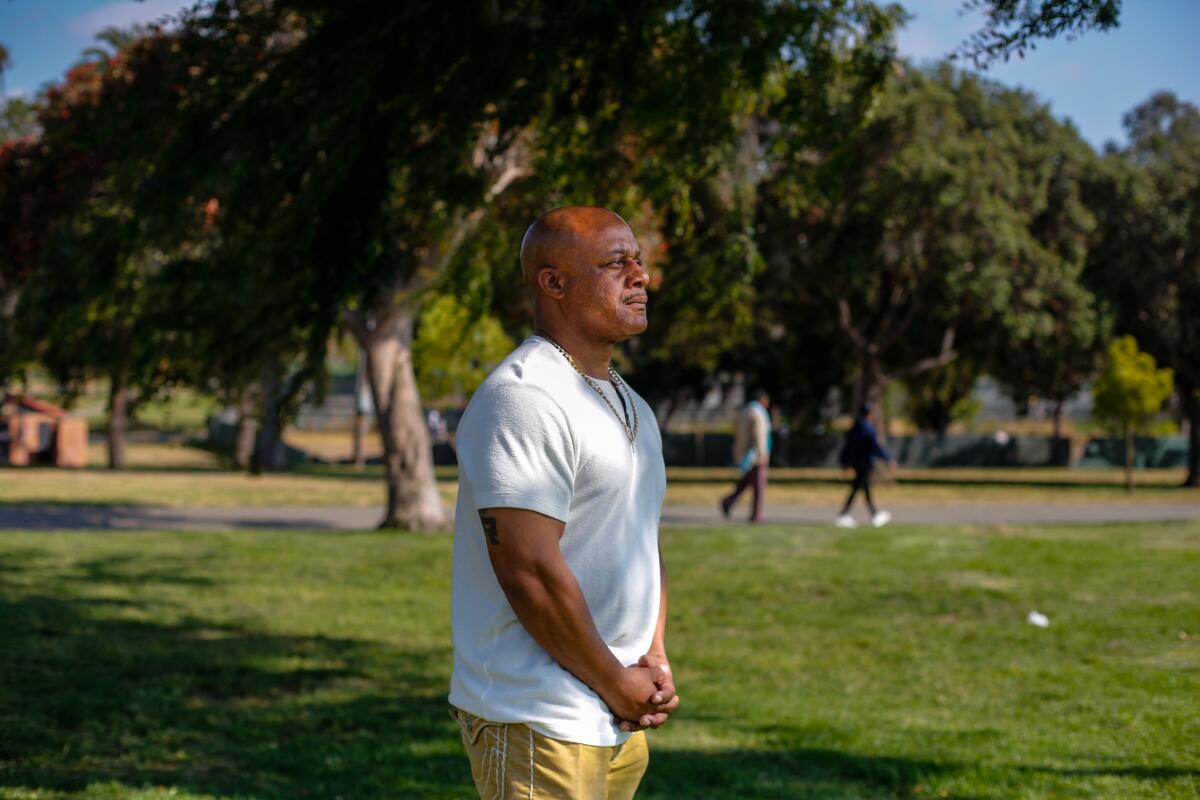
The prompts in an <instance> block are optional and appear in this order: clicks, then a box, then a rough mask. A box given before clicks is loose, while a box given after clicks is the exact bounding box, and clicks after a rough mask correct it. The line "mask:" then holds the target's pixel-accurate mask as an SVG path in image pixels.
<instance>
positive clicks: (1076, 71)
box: [0, 0, 1200, 147]
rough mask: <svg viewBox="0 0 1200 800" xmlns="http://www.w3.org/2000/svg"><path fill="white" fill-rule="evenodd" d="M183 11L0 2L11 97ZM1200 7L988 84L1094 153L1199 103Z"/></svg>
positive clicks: (1169, 1) (949, 8) (947, 15)
mask: <svg viewBox="0 0 1200 800" xmlns="http://www.w3.org/2000/svg"><path fill="white" fill-rule="evenodd" d="M900 2H901V5H903V6H904V7H905V8H907V9H908V10H909V12H910V13H911V14H912V15H913V19H912V21H911V22H910V23H909V25H908V27H907V28H906V29H905V30H904V31H902V32H901V33H900V36H899V46H900V51H901V53H902V54H904V55H905V56H907V57H909V58H912V59H913V60H915V61H917V62H918V63H922V62H925V61H928V60H930V59H936V58H938V57H940V56H943V55H945V54H946V53H948V52H950V51H951V50H953V49H954V48H955V46H956V45H957V44H958V43H959V42H961V41H962V40H963V39H964V38H966V36H967V35H969V34H970V33H971V32H972V31H974V30H977V29H978V28H979V27H980V24H981V20H980V18H979V17H978V16H962V15H960V14H959V13H958V11H959V9H960V8H961V7H962V4H963V2H962V0H900ZM186 5H190V3H188V2H184V0H144V2H136V0H0V42H3V43H4V44H5V46H7V47H8V49H9V52H10V54H11V56H12V61H13V64H12V67H11V70H10V71H9V72H8V73H7V74H6V75H5V78H4V80H5V85H6V88H7V90H8V92H9V94H33V93H34V92H35V91H36V90H37V89H38V87H40V86H41V85H42V84H44V83H45V82H46V81H49V80H53V79H55V78H58V77H59V76H61V75H62V73H63V71H64V70H66V68H67V67H69V66H70V65H71V64H72V63H73V62H74V61H75V59H76V58H77V57H78V55H79V52H80V51H81V50H83V49H84V48H86V47H88V46H89V45H90V44H91V43H92V39H93V37H94V36H95V34H96V33H97V32H98V31H100V30H101V29H102V28H104V27H105V26H107V25H117V26H121V27H124V26H127V25H130V24H132V23H134V22H148V21H153V20H156V19H160V18H162V17H163V16H165V15H169V14H172V13H174V12H177V11H178V10H179V9H180V8H182V7H184V6H186ZM1196 31H1200V0H1125V2H1124V7H1123V9H1122V11H1121V26H1120V28H1118V29H1117V30H1115V31H1112V32H1109V33H1095V32H1092V33H1088V34H1085V35H1084V36H1083V37H1082V38H1080V39H1078V40H1076V41H1066V40H1055V41H1051V42H1043V43H1041V44H1040V45H1039V46H1038V49H1037V50H1035V51H1033V52H1032V53H1030V54H1028V55H1027V56H1026V57H1025V59H1024V60H1015V61H1012V62H1009V63H1007V64H1003V63H1002V64H997V65H996V66H994V67H993V68H992V69H991V70H989V77H991V78H993V79H995V80H998V81H1000V82H1002V83H1006V84H1009V85H1020V86H1024V87H1025V88H1027V89H1029V90H1031V91H1033V92H1034V93H1036V94H1037V95H1038V96H1040V97H1041V98H1042V99H1044V100H1045V101H1047V102H1049V103H1050V105H1051V107H1052V108H1053V109H1054V111H1055V113H1057V114H1058V115H1059V116H1065V117H1068V118H1070V119H1071V120H1072V121H1073V122H1074V123H1075V125H1076V127H1078V128H1079V130H1080V131H1081V132H1082V133H1083V135H1084V136H1085V137H1086V138H1087V139H1088V140H1089V141H1091V142H1092V144H1094V145H1096V146H1097V147H1099V146H1101V145H1103V143H1104V142H1105V141H1108V140H1116V141H1123V140H1124V134H1123V132H1122V130H1121V116H1122V115H1123V114H1124V113H1125V112H1126V111H1128V110H1129V109H1131V108H1133V107H1134V106H1135V105H1137V104H1138V103H1140V102H1142V101H1143V100H1145V99H1146V98H1148V97H1149V96H1150V95H1151V94H1152V93H1154V92H1155V91H1158V90H1162V89H1167V90H1170V91H1173V92H1175V93H1176V94H1177V95H1179V96H1180V97H1183V98H1184V99H1186V100H1190V101H1192V102H1193V103H1197V104H1200V46H1197V45H1196V43H1195V35H1196Z"/></svg>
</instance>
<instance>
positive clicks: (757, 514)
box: [746, 465, 767, 522]
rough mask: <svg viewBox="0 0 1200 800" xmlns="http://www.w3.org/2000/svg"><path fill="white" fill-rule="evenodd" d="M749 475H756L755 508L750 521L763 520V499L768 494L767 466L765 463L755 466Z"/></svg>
mask: <svg viewBox="0 0 1200 800" xmlns="http://www.w3.org/2000/svg"><path fill="white" fill-rule="evenodd" d="M746 474H747V475H753V476H754V508H753V510H752V511H751V512H750V521H751V522H759V521H760V520H762V507H763V501H764V500H765V498H766V494H767V468H766V466H765V465H759V466H757V467H754V468H753V469H752V470H750V472H748V473H746Z"/></svg>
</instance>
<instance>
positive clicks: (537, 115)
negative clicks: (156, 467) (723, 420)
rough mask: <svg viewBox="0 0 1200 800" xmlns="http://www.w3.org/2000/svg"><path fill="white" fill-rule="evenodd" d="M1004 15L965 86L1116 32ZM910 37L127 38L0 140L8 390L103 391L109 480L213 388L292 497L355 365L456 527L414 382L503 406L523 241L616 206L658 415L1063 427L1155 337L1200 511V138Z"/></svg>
mask: <svg viewBox="0 0 1200 800" xmlns="http://www.w3.org/2000/svg"><path fill="white" fill-rule="evenodd" d="M975 5H980V4H979V3H975ZM983 5H984V7H985V9H990V12H991V13H990V14H989V17H988V20H989V21H988V27H987V28H985V30H983V31H981V32H980V37H982V38H977V39H975V40H971V41H968V42H967V43H965V44H964V46H963V50H962V52H961V53H960V55H965V56H966V57H968V58H971V59H975V60H977V61H982V62H984V63H986V62H987V60H989V59H992V58H996V57H1005V56H1006V55H1007V54H1009V53H1011V52H1017V53H1019V52H1020V51H1021V48H1022V46H1023V45H1024V46H1028V45H1031V44H1032V43H1034V42H1035V41H1036V39H1037V38H1038V37H1044V36H1050V35H1055V34H1056V33H1059V32H1063V31H1066V32H1071V31H1078V30H1081V29H1085V28H1088V27H1101V28H1103V27H1110V26H1111V25H1113V24H1115V23H1116V14H1117V11H1119V4H1117V3H1114V2H1112V1H1111V0H1108V2H1099V1H1098V0H1059V1H1056V0H1046V2H1043V3H1040V4H1037V3H1035V4H1027V3H1022V4H1015V3H1014V4H1010V3H1008V2H1007V1H1006V0H996V2H993V3H991V4H983ZM901 14H902V12H901V11H900V10H899V9H898V8H897V7H895V6H884V5H881V4H875V3H870V2H851V3H843V2H827V3H824V2H823V3H808V2H799V1H798V0H797V1H796V2H787V1H785V2H768V1H767V0H758V1H757V2H745V3H725V2H719V1H718V0H710V1H709V2H687V3H681V2H669V1H667V0H649V1H648V2H644V3H638V4H636V5H634V6H631V7H629V8H626V9H623V10H616V9H614V8H613V6H612V5H611V4H610V3H603V2H598V1H597V2H580V3H571V4H565V5H564V4H557V3H546V2H535V1H533V0H530V1H529V2H514V3H500V2H496V1H495V0H493V1H492V2H485V3H481V4H475V5H473V6H471V8H470V10H469V12H464V10H463V9H462V8H461V7H459V6H457V5H455V4H447V3H441V4H432V3H399V4H387V5H386V6H383V7H381V6H379V5H378V4H370V3H365V2H344V3H327V2H318V0H273V1H272V2H266V0H216V1H212V2H202V3H199V4H198V5H197V6H196V7H195V8H194V9H192V10H191V11H189V12H187V13H184V14H183V15H182V16H181V18H180V19H178V20H177V21H175V22H174V23H173V24H170V25H167V26H165V27H154V26H151V27H148V28H145V29H142V30H137V31H133V32H132V33H130V35H125V36H122V35H121V32H116V31H110V32H106V34H105V36H104V37H102V43H103V44H104V46H103V47H98V48H93V49H92V50H90V51H89V52H88V54H87V56H86V58H85V59H84V60H83V61H81V62H80V63H79V64H78V65H76V66H75V67H73V68H72V69H71V70H70V71H69V72H68V73H67V75H66V76H65V78H64V79H63V80H62V81H60V82H57V83H54V84H52V85H50V86H48V87H47V88H46V89H45V90H44V91H43V92H42V93H41V94H40V95H39V96H38V97H37V98H36V99H35V100H34V101H33V102H32V103H29V102H28V101H23V100H22V101H17V100H12V101H9V103H8V107H7V109H6V111H5V113H4V114H3V115H0V117H2V119H0V123H2V125H0V134H2V136H3V139H4V143H3V144H2V145H0V375H2V376H5V377H7V378H9V379H14V378H16V377H18V376H19V375H20V374H21V373H22V371H23V370H24V369H26V368H27V367H28V366H29V365H32V364H39V365H41V366H42V367H44V368H45V369H47V370H49V371H50V372H51V374H53V375H54V376H55V377H56V378H57V379H58V380H59V381H61V382H62V384H63V385H64V386H65V387H67V388H68V390H70V389H71V388H77V387H79V386H82V385H83V383H84V382H86V381H88V380H91V379H93V378H104V379H106V380H107V383H108V385H109V386H110V387H111V389H110V398H109V406H110V419H111V422H110V425H109V436H110V461H111V463H112V465H113V466H121V465H122V463H123V432H124V431H125V429H126V428H127V424H128V419H129V416H130V415H131V414H133V413H135V410H136V408H137V407H138V405H139V404H141V403H144V402H146V401H147V400H150V399H153V398H154V397H157V396H161V395H162V394H164V393H168V392H170V391H171V390H172V389H173V388H175V387H178V386H190V387H193V388H196V389H198V390H200V391H202V392H206V393H209V394H211V395H212V396H214V397H216V398H217V399H219V400H220V401H221V402H223V403H225V404H228V405H230V406H233V407H236V408H238V409H240V410H241V412H242V416H243V418H244V419H246V420H254V421H256V422H257V423H258V424H257V426H256V429H257V438H258V441H257V447H256V448H254V449H256V450H257V452H258V456H257V460H258V462H259V464H260V466H262V467H263V468H271V467H272V466H274V463H273V461H274V459H275V457H276V454H277V453H278V451H279V448H278V446H277V445H278V439H279V437H280V434H281V431H282V429H283V427H284V425H285V424H286V422H287V420H288V419H289V418H290V416H291V415H292V414H294V413H295V410H296V407H297V404H298V403H299V401H300V399H301V398H302V397H303V396H304V395H305V393H306V392H308V391H309V390H310V389H311V388H312V387H314V386H315V387H317V388H318V389H319V388H320V387H321V386H322V385H323V384H324V381H325V378H326V375H325V362H326V353H327V346H328V342H329V340H330V338H331V337H332V336H336V335H341V334H348V335H350V336H352V337H353V338H354V340H355V341H356V342H357V344H358V345H359V346H360V347H361V349H362V351H363V352H365V354H366V361H367V374H368V377H369V383H370V387H371V392H372V395H373V398H374V401H375V408H376V413H377V423H378V427H379V430H380V433H381V436H382V439H383V443H384V450H385V458H384V461H385V467H386V474H387V485H388V504H387V513H386V515H385V520H384V522H385V524H387V525H396V526H404V527H408V528H414V529H421V528H437V527H441V526H444V525H445V524H446V521H447V513H446V510H445V509H444V508H443V506H442V504H441V503H440V501H439V499H438V497H437V493H436V485H435V483H434V480H433V471H432V463H431V458H430V455H429V451H430V442H429V437H428V433H427V431H426V429H425V427H424V425H423V422H422V415H421V407H422V400H421V393H420V392H419V390H418V382H417V368H420V369H421V374H422V375H423V376H424V377H425V380H426V382H427V383H429V389H432V390H434V391H442V390H443V388H442V387H445V386H450V387H453V386H456V385H459V384H456V383H455V381H454V379H453V378H450V377H447V375H446V372H445V370H444V369H443V370H442V371H440V372H439V371H438V365H442V364H453V365H455V366H454V369H455V370H456V371H457V372H459V373H461V374H469V375H474V376H476V377H475V378H473V380H477V379H478V378H477V376H478V375H480V374H482V373H483V372H485V371H486V368H487V367H488V366H489V361H490V360H491V359H494V358H495V353H494V352H488V353H486V355H485V354H484V351H494V350H495V348H494V347H492V346H490V344H489V343H494V342H495V341H497V340H500V341H502V340H503V337H504V336H506V335H507V336H509V337H514V338H515V337H519V336H521V335H522V334H523V333H525V332H527V331H528V325H529V320H528V309H527V301H526V298H525V297H524V296H523V289H522V287H521V284H520V280H519V270H518V265H517V259H516V254H517V250H518V244H519V238H520V236H521V234H522V232H523V230H524V227H525V225H527V224H528V222H529V221H530V220H532V219H533V218H534V217H535V216H537V214H539V213H540V212H541V211H543V210H545V209H547V208H549V207H553V206H555V205H560V204H565V203H598V204H605V205H609V206H611V207H614V208H616V209H617V210H619V211H620V212H621V213H623V214H624V215H625V216H626V217H627V219H629V220H630V221H631V223H632V224H633V227H634V229H635V231H636V232H637V233H638V234H639V236H640V237H641V239H642V243H643V247H644V248H645V249H646V251H647V260H648V263H649V265H650V267H651V268H652V273H653V275H654V284H655V285H654V288H653V300H652V326H651V329H650V331H649V332H648V334H647V335H646V336H644V337H640V338H639V339H638V340H636V341H635V342H633V343H631V344H630V345H629V346H628V347H627V348H626V349H625V350H623V351H622V353H621V359H622V360H623V362H624V363H623V364H622V366H623V367H624V368H625V369H627V370H628V371H630V373H631V374H633V375H635V376H636V378H635V380H636V385H637V386H638V387H639V389H642V390H643V391H644V392H645V393H646V394H647V395H649V396H650V398H651V399H653V400H654V401H656V402H658V403H660V404H662V405H663V406H664V407H668V406H671V405H672V404H674V405H678V404H679V403H680V402H681V401H682V400H684V399H686V398H687V397H688V396H689V393H695V392H697V391H699V390H700V389H701V388H702V387H703V386H705V385H706V383H707V382H708V381H709V380H710V379H711V376H712V375H713V374H714V373H716V372H718V371H728V370H736V371H739V372H742V373H746V374H748V375H749V376H750V377H751V379H752V380H755V381H758V382H761V383H764V384H766V385H768V386H769V387H771V388H772V389H773V390H774V391H775V394H776V396H777V397H779V399H780V400H781V405H782V407H783V409H784V410H785V411H786V412H787V414H788V415H789V417H791V418H792V419H794V420H797V421H804V420H816V419H818V418H819V416H820V414H821V413H822V409H823V407H824V404H825V400H826V398H827V397H828V396H829V391H830V389H831V388H841V389H843V390H844V391H843V393H842V394H843V396H845V397H852V396H853V397H857V398H868V399H870V398H878V397H880V396H881V393H882V392H883V391H884V389H885V388H886V387H887V386H888V385H889V383H893V382H903V383H904V384H905V385H906V386H907V387H908V389H909V392H910V395H911V396H912V397H913V398H915V399H916V401H917V407H916V409H915V411H916V413H915V414H914V416H916V417H917V418H918V419H920V420H921V421H922V422H923V424H926V425H928V426H929V427H933V428H942V429H944V427H945V426H946V425H947V424H948V423H949V420H950V409H952V408H953V407H954V406H955V403H956V402H957V401H958V400H959V399H960V398H961V397H963V396H964V395H965V394H966V393H968V392H969V391H970V388H971V386H973V385H974V380H975V378H976V377H977V376H979V375H981V374H990V375H992V376H994V377H995V378H996V379H997V380H999V381H1000V382H1001V383H1003V384H1004V385H1005V386H1007V387H1008V388H1009V390H1010V391H1011V392H1012V394H1013V395H1014V397H1016V398H1018V399H1022V398H1023V399H1028V398H1029V397H1031V396H1037V397H1041V398H1048V399H1050V400H1051V401H1052V402H1056V403H1060V404H1061V402H1062V401H1063V400H1064V399H1065V398H1066V397H1068V396H1070V395H1071V394H1072V393H1073V392H1074V391H1076V390H1077V389H1078V388H1079V387H1080V386H1081V385H1082V384H1083V383H1084V382H1085V381H1087V380H1088V379H1089V378H1090V377H1092V376H1093V375H1094V374H1095V372H1096V370H1097V367H1098V363H1099V358H1100V355H1101V354H1102V353H1103V352H1104V351H1105V348H1106V346H1107V343H1108V341H1109V339H1110V338H1111V337H1112V336H1113V335H1114V334H1117V333H1129V334H1132V335H1134V336H1136V337H1137V340H1138V342H1139V343H1141V345H1142V346H1143V347H1144V348H1146V349H1147V350H1148V351H1149V352H1151V353H1152V354H1153V355H1154V356H1155V357H1156V358H1157V359H1158V361H1159V363H1161V364H1163V365H1165V366H1168V367H1170V368H1171V369H1173V370H1174V374H1175V377H1176V384H1177V386H1178V389H1179V399H1180V406H1181V408H1182V410H1183V413H1184V414H1185V415H1186V416H1187V418H1188V419H1189V420H1191V423H1192V424H1191V430H1192V431H1193V434H1192V437H1193V438H1192V444H1191V456H1190V468H1189V478H1188V480H1189V483H1191V484H1192V485H1196V484H1197V483H1200V466H1198V464H1197V458H1198V455H1200V443H1198V442H1197V436H1198V435H1200V434H1197V431H1198V430H1200V395H1197V390H1198V388H1200V347H1197V343H1196V340H1197V324H1198V323H1197V322H1196V315H1195V314H1190V313H1189V309H1195V308H1198V307H1200V305H1198V304H1197V295H1198V294H1200V268H1198V266H1197V265H1198V262H1197V260H1196V259H1197V256H1196V253H1197V248H1196V243H1197V242H1198V241H1200V210H1198V208H1200V204H1198V200H1200V196H1198V193H1200V189H1198V188H1197V187H1198V186H1200V132H1198V131H1200V122H1198V120H1200V115H1198V113H1197V110H1196V108H1195V107H1194V106H1192V105H1190V104H1187V103H1184V102H1181V101H1179V100H1177V99H1175V98H1174V97H1172V96H1170V95H1165V94H1164V95H1159V96H1155V97H1154V98H1151V99H1150V100H1149V101H1147V102H1146V103H1145V104H1143V105H1142V106H1140V107H1139V108H1137V109H1135V110H1134V111H1132V112H1130V114H1129V115H1128V117H1127V119H1126V126H1127V129H1128V131H1129V137H1130V141H1129V144H1128V145H1127V146H1126V147H1124V148H1119V149H1111V150H1109V151H1107V152H1104V153H1095V152H1094V151H1093V150H1092V149H1091V148H1090V147H1089V146H1088V145H1087V144H1086V143H1085V142H1084V141H1083V140H1082V139H1081V138H1080V137H1079V135H1078V133H1077V132H1076V131H1075V130H1074V129H1073V128H1072V127H1071V126H1070V125H1068V124H1066V123H1063V122H1061V121H1059V120H1057V119H1056V118H1055V117H1054V116H1053V115H1052V114H1051V113H1050V112H1049V110H1048V109H1047V108H1046V107H1045V106H1044V105H1043V104H1041V103H1040V102H1038V101H1037V99H1036V98H1034V97H1033V96H1031V95H1029V94H1027V93H1024V92H1021V91H1017V90H1012V89H1007V88H1005V87H1002V86H999V85H997V84H994V83H992V82H989V81H986V80H984V79H982V78H980V77H977V76H975V75H972V74H969V73H964V72H961V71H957V70H954V69H952V68H951V67H949V66H941V67H937V68H934V69H931V70H929V71H923V70H917V69H913V68H912V67H910V66H908V65H906V64H904V63H902V62H900V61H899V60H898V59H897V56H896V53H895V48H894V38H893V37H894V30H895V28H896V26H897V25H898V24H899V22H900V21H901V20H900V16H901ZM1056 15H1057V16H1056ZM997 37H1000V38H997ZM19 103H24V105H23V106H22V105H18V104H19ZM489 320H491V321H490V322H489ZM456 329H457V331H456ZM456 332H460V333H461V334H462V335H461V337H458V338H457V340H453V339H452V335H453V334H454V333H456ZM414 342H416V346H414ZM473 349H478V350H479V351H480V356H479V357H473V356H472V354H471V353H469V352H464V351H467V350H473ZM466 388H470V387H469V386H468V387H466ZM427 391H428V390H427ZM243 458H244V459H248V458H249V453H248V452H247V453H243Z"/></svg>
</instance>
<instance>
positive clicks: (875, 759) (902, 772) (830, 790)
mask: <svg viewBox="0 0 1200 800" xmlns="http://www.w3.org/2000/svg"><path fill="white" fill-rule="evenodd" d="M958 769H959V767H958V765H955V764H942V763H937V762H924V761H917V760H910V759H904V758H889V757H886V756H865V755H853V754H848V753H842V752H839V751H837V750H827V749H821V748H806V747H802V746H799V747H795V748H788V749H782V750H765V751H736V750H735V751H708V750H654V751H653V755H652V756H651V761H650V770H649V772H648V773H647V775H646V778H645V780H644V781H643V783H642V788H641V790H640V791H639V792H638V797H639V798H683V797H689V798H740V797H753V798H762V799H763V800H768V799H772V800H773V799H775V798H778V800H785V798H786V800H818V799H819V800H851V799H852V798H853V799H854V800H859V799H860V798H885V797H887V798H902V797H903V798H907V797H913V796H920V792H921V789H920V787H921V786H922V785H926V786H928V785H929V784H930V783H931V782H936V781H937V780H938V779H939V778H940V777H942V776H945V775H946V774H947V773H951V772H954V771H956V770H958ZM939 796H948V797H954V798H957V800H979V798H981V797H983V796H981V795H973V794H952V795H939Z"/></svg>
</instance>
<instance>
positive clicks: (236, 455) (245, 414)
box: [233, 389, 258, 470]
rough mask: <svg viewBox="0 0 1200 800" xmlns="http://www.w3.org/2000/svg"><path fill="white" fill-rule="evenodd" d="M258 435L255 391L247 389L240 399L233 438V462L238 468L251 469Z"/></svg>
mask: <svg viewBox="0 0 1200 800" xmlns="http://www.w3.org/2000/svg"><path fill="white" fill-rule="evenodd" d="M257 436H258V420H257V419H256V418H255V416H254V393H253V392H252V391H251V390H249V389H247V390H246V391H245V392H243V393H242V396H241V397H240V398H239V399H238V422H237V433H236V434H235V435H234V438H233V463H234V465H235V466H236V467H237V468H238V469H244V470H248V469H250V467H251V464H252V462H253V460H254V443H255V439H256V438H257Z"/></svg>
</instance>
